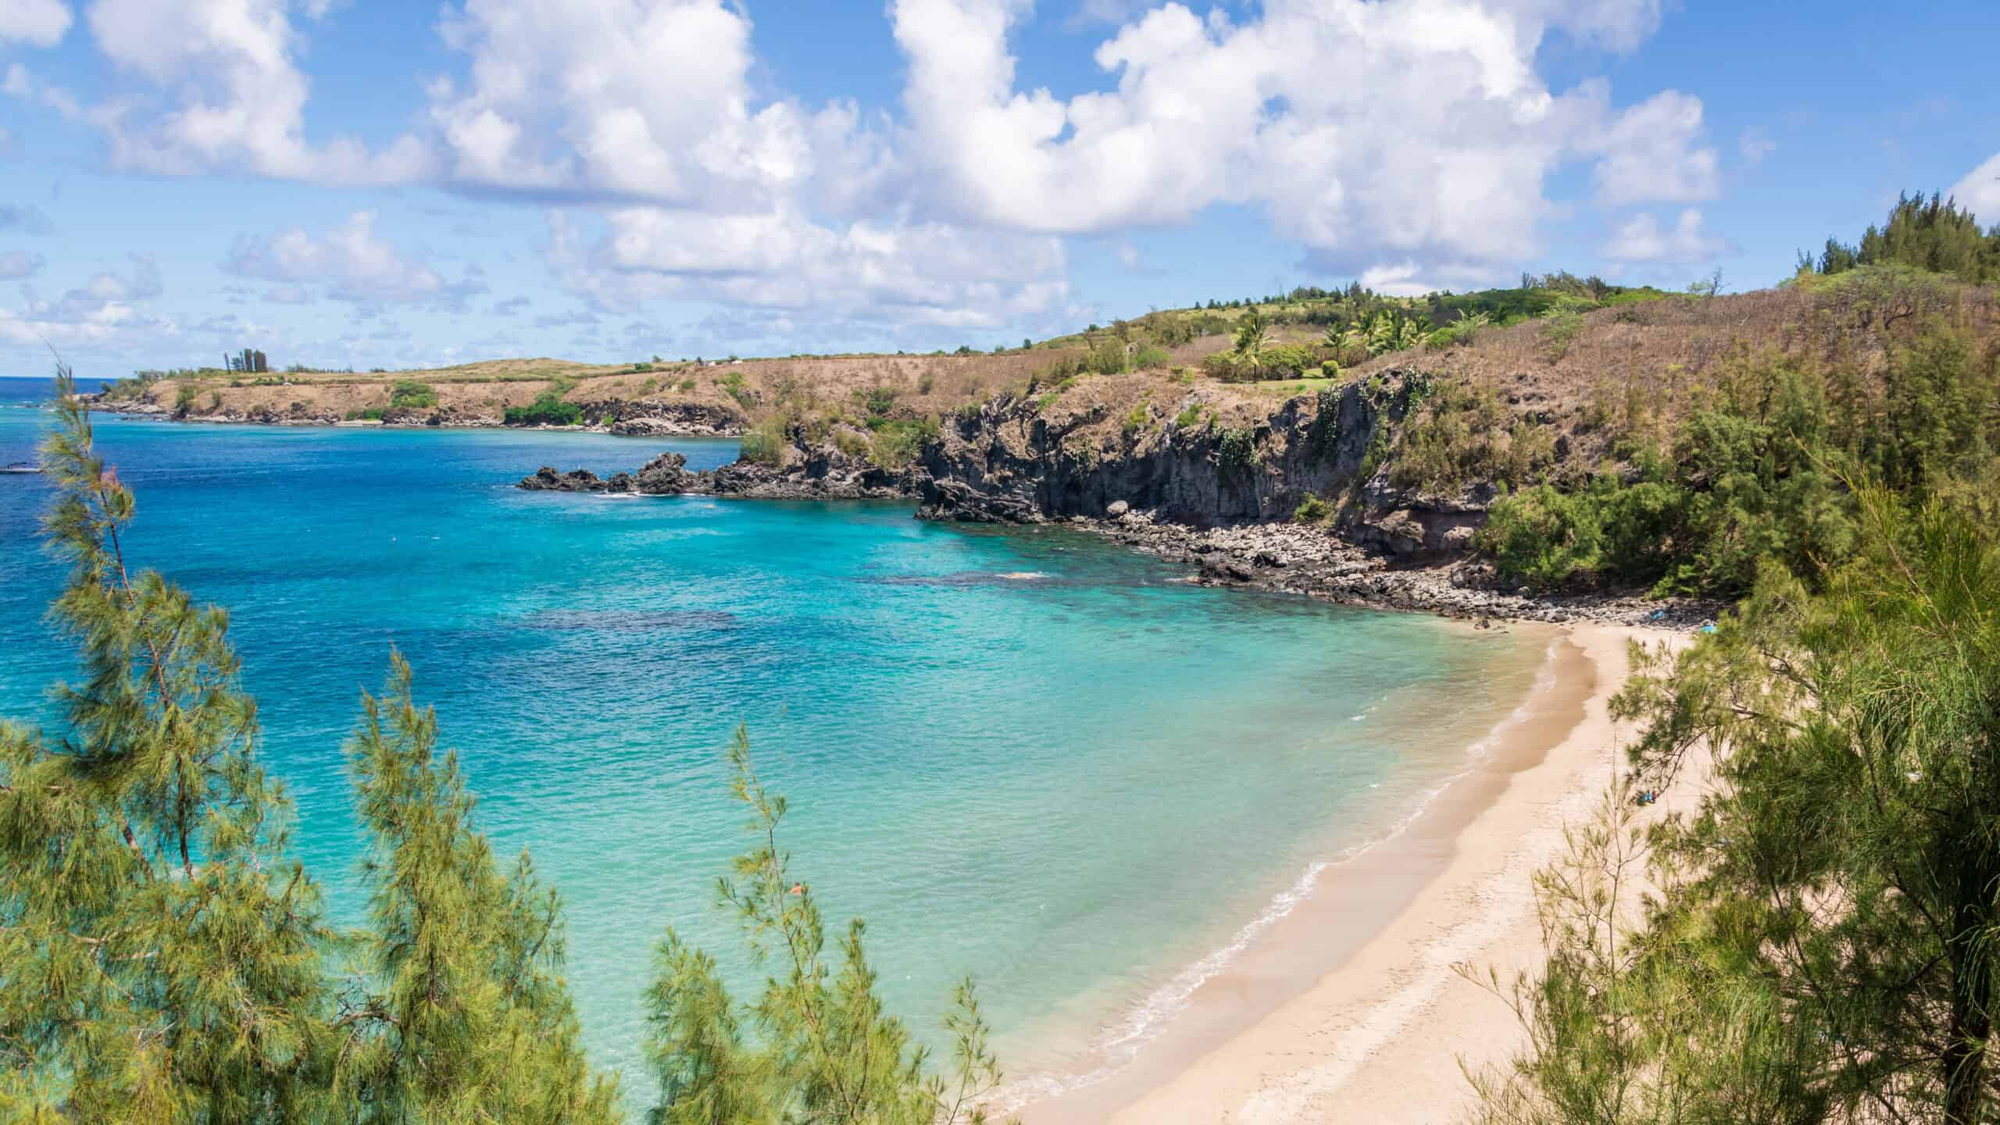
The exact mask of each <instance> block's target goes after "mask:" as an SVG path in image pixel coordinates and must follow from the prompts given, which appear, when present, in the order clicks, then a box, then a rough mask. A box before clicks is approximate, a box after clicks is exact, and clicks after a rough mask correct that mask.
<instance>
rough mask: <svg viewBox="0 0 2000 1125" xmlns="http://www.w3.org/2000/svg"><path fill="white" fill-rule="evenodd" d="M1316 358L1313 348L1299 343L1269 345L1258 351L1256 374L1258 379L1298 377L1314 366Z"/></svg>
mask: <svg viewBox="0 0 2000 1125" xmlns="http://www.w3.org/2000/svg"><path fill="white" fill-rule="evenodd" d="M1313 364H1314V358H1313V353H1312V349H1311V348H1307V347H1304V346H1302V345H1299V344H1280V345H1278V346H1276V347H1267V348H1265V349H1264V350H1263V351H1261V352H1259V353H1258V356H1257V363H1256V375H1255V376H1254V377H1255V378H1258V379H1296V378H1298V377H1299V376H1301V375H1303V374H1305V372H1306V370H1307V369H1308V368H1310V367H1312V366H1313Z"/></svg>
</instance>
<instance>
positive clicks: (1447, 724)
mask: <svg viewBox="0 0 2000 1125" xmlns="http://www.w3.org/2000/svg"><path fill="white" fill-rule="evenodd" d="M45 386H46V384H42V383H39V382H30V381H22V380H0V463H6V462H10V461H14V460H20V459H29V458H32V456H33V453H32V449H33V445H34V442H35V440H36V437H37V435H38V433H39V431H40V429H41V428H42V427H43V426H45V425H46V423H47V421H48V415H47V414H46V413H44V412H41V411H38V410H33V409H26V408H22V407H20V406H18V405H14V404H16V403H19V402H21V401H24V400H28V401H32V400H33V399H35V398H38V397H40V396H41V388H42V387H45ZM98 421H99V424H98V433H99V446H100V448H101V449H102V451H103V452H104V453H105V454H106V455H107V457H108V458H109V459H110V460H111V461H112V462H114V463H115V464H116V465H117V466H118V469H119V472H120V474H121V476H122V477H123V478H124V479H125V480H126V481H128V482H129V483H130V484H131V485H132V487H133V488H134V490H135V491H136V493H137V496H138V502H139V515H138V519H137V522H136V524H135V525H134V527H133V528H132V531H131V533H130V534H129V536H128V538H127V540H126V546H127V550H128V552H129V553H130V554H131V555H133V556H136V559H137V561H138V562H140V563H142V564H145V565H151V566H156V567H158V568H160V569H162V570H165V571H167V572H168V573H169V574H170V575H171V576H172V577H173V578H174V579H176V580H177V581H179V582H181V583H182V584H183V585H185V586H186V587H188V588H189V589H190V590H191V591H193V592H194V594H195V595H196V597H198V598H200V599H203V600H211V601H215V602H219V603H221V604H223V605H226V606H228V607H229V608H230V609H231V611H232V614H233V617H232V621H233V630H232V632H233V636H234V639H235V641H236V644H237V646H238V648H239V650H240V652H241V654H242V657H243V663H244V669H245V678H246V681H247V684H248V687H249V688H250V689H251V690H252V691H253V692H255V693H256V694H257V695H258V697H259V699H260V701H261V715H262V720H263V724H264V736H265V739H264V753H265V755H266V758H267V761H268V763H269V765H270V767H271V768H272V770H273V772H275V773H276V774H278V775H279V776H281V777H283V778H285V779H287V780H288V782H289V783H290V784H291V787H292V793H293V795H294V797H295V798H296V800H297V802H298V807H299V824H298V831H297V833H296V838H297V848H298V851H299V853H300V855H301V858H302V859H304V861H305V862H306V863H307V864H308V866H309V867H310V868H311V870H312V871H313V872H314V873H315V874H316V875H317V876H318V877H319V878H320V879H321V880H322V881H323V882H324V883H325V884H326V885H327V887H328V889H329V893H330V896H331V898H332V901H333V902H334V904H335V906H336V908H337V909H339V910H342V911H346V912H349V913H350V914H352V913H353V912H355V911H357V910H358V907H359V902H360V900H359V898H358V896H357V893H356V886H355V863H356V859H357V857H358V855H359V840H358V838H357V835H356V832H355V828H354V824H353V820H352V817H351V816H350V814H349V810H348V793H347V789H346V780H345V774H344V761H343V755H342V750H341V745H342V741H343V739H344V738H345V737H346V736H347V734H348V732H349V731H350V730H351V729H352V728H353V725H354V723H355V720H356V715H357V706H356V701H357V696H358V693H359V692H360V691H361V689H363V688H364V687H367V688H375V687H378V686H379V685H380V684H381V682H382V679H383V676H384V674H385V671H386V667H387V661H388V655H389V650H390V646H391V645H396V646H399V647H400V648H401V649H402V651H403V652H404V653H405V654H406V655H407V656H408V657H409V658H410V660H411V662H412V664H413V665H414V666H415V668H416V673H417V687H418V691H419V693H420V695H421V696H422V697H423V698H424V699H425V700H427V701H430V702H433V703H435V704H436V705H437V708H438V712H439V715H440V719H441V721H442V725H443V730H444V734H445V738H446V740H447V741H448V743H449V744H450V745H452V746H455V747H457V748H459V750H460V751H461V753H462V758H463V762H464V766H465V769H466V771H467V773H468V775H469V777H470V780H471V783H472V785H473V786H474V787H475V788H476V789H477V791H478V792H479V793H480V794H481V797H482V805H481V815H482V817H483V822H484V825H485V827H486V828H487V829H488V830H490V832H491V833H492V834H493V835H494V836H495V837H496V839H497V841H498V843H499V844H500V845H501V849H502V851H503V852H504V851H510V850H512V849H516V848H519V847H523V846H525V847H528V848H530V849H532V850H533V852H534V854H535V857H536V860H537V863H538V865H539V867H540V869H541V871H542V872H543V874H544V875H545V876H546V877H548V878H549V879H551V880H552V881H553V882H555V883H556V884H557V885H558V886H559V887H561V888H562V890H563V892H564V894H565V896H566V901H567V903H568V908H569V909H568V913H569V921H570V939H571V940H570V950H571V971H570V978H571V981H572V984H573V986H574V988H575V990H576V992H577V995H578V999H579V1004H580V1007H581V1010H582V1015H583V1019H584V1024H585V1029H586V1034H587V1036H588V1038H589V1042H590V1045H591V1048H592V1050H593V1053H594V1057H595V1058H596V1060H597V1061H598V1062H600V1063H602V1064H605V1065H611V1066H619V1067H622V1068H624V1069H625V1071H626V1088H627V1090H628V1092H629V1093H630V1096H632V1097H633V1098H634V1099H635V1100H641V1099H643V1097H644V1091H645V1090H646V1089H647V1088H648V1085H649V1084H648V1083H646V1082H645V1081H644V1080H643V1078H641V1077H640V1076H639V1075H638V1074H637V1073H636V1066H635V1062H636V1059H637V1058H638V1050H639V1043H640V1040H641V1036H642V1034H643V1029H642V1027H641V1025H640V1023H639V1019H638V1011H639V1001H638V997H639V992H640V989H641V988H642V987H643V984H644V982H645V979H646V975H647V972H648V964H649V957H650V948H651V944H652V942H653V941H654V939H655V938H656V937H657V936H658V934H659V932H660V931H661V929H662V928H663V927H664V926H665V925H667V924H668V923H669V922H671V923H673V924H674V925H675V926H676V927H677V928H679V929H680V930H681V931H682V932H683V933H686V934H689V935H691V936H693V937H694V938H696V939H697V940H699V941H700V942H702V943H703V944H706V945H709V946H710V947H712V948H715V949H717V951H718V952H720V953H721V954H722V955H723V959H724V961H725V964H728V965H731V966H732V967H733V968H734V969H735V971H737V972H738V973H739V975H740V974H742V973H743V972H745V971H746V970H744V969H743V966H742V962H741V959H740V958H738V957H736V956H735V955H734V953H733V950H734V949H735V948H736V945H735V942H734V935H733V929H732V923H731V921H730V919H729V918H728V917H727V916H726V915H724V914H722V913H721V912H719V911H717V910H715V909H714V908H713V905H712V895H713V883H714V878H715V876H717V875H718V874H721V873H722V872H723V871H724V868H725V865H726V863H727V860H728V858H729V857H730V856H731V855H732V854H734V853H736V852H738V851H740V850H742V849H743V847H744V846H745V844H746V840H745V838H744V836H743V834H742V831H741V825H742V821H743V817H742V815H741V814H740V813H739V812H738V811H737V810H736V809H735V808H734V807H732V806H731V805H730V804H729V803H728V800H727V794H726V790H725V784H724V783H725V778H726V772H725V768H724V762H723V759H722V753H721V751H722V748H723V746H724V745H725V744H726V742H727V740H728V738H729V735H730V732H731V730H732V729H733V728H734V727H735V726H736V724H738V723H739V722H740V723H747V724H748V725H749V728H750V732H751V736H752V741H753V745H754V748H755V752H756V755H757V759H758V762H759V764H760V766H761V767H762V769H763V770H764V772H765V773H766V774H767V776H768V778H769V780H770V781H771V782H772V783H773V785H774V787H775V788H777V789H779V790H781V791H783V792H785V793H787V794H788V795H789V796H790V797H791V799H792V802H793V808H794V816H793V820H792V821H791V823H790V828H791V838H790V841H789V843H790V846H791V848H792V850H793V851H794V853H795V855H796V860H795V862H796V870H797V871H798V872H799V873H800V874H801V875H803V876H804V877H806V878H808V879H809V880H811V881H812V882H813V883H814V884H815V887H816V890H817V891H818V893H819V894H820V895H821V896H822V900H823V904H824V905H825V906H826V908H827V912H828V916H829V918H830V919H841V918H844V917H846V916H847V915H849V914H855V913H858V914H861V915H864V916H866V917H867V918H868V919H869V922H870V928H869V936H870V945H871V955H872V958H873V960H874V961H875V963H876V966H877V967H878V969H880V971H881V973H882V977H883V980H884V985H885V989H886V991H887V992H888V995H889V998H890V999H891V1001H892V1002H893V1003H894V1004H895V1005H896V1006H898V1007H899V1008H900V1009H901V1010H902V1011H904V1012H905V1013H906V1014H908V1015H910V1016H911V1017H912V1019H913V1022H915V1023H917V1024H918V1025H919V1027H920V1028H926V1027H928V1026H929V1024H930V1023H931V1021H933V1020H934V1019H935V1018H936V1016H937V1014H938V1013H939V1012H940V1011H941V1010H942V1007H943V1004H944V1001H945V999H946V997H947V995H948V992H949V988H950V984H951V982H952V981H953V980H954V979H955V978H957V977H958V976H959V975H960V974H962V973H965V972H968V971H971V972H974V973H976V974H977V975H978V977H979V979H980V981H981V986H982V991H983V993H984V995H985V998H986V1001H987V1004H988V1007H989V1014H990V1015H991V1016H992V1017H993V1018H994V1019H995V1021H996V1022H997V1023H998V1024H999V1026H1000V1028H1001V1030H1002V1032H1003V1035H1005V1036H1006V1040H1005V1041H1006V1043H1007V1044H1008V1046H1009V1048H1010V1054H1011V1055H1012V1056H1013V1057H1015V1058H1016V1059H1017V1060H1020V1059H1026V1060H1029V1061H1028V1062H1027V1063H1026V1064H1025V1065H1027V1066H1029V1067H1032V1066H1033V1065H1035V1060H1037V1059H1042V1058H1052V1057H1057V1056H1064V1057H1073V1055H1074V1051H1075V1049H1076V1048H1077V1047H1078V1045H1080V1044H1082V1043H1084V1042H1086V1041H1087V1040H1088V1039H1089V1038H1090V1035H1091V1033H1092V1029H1093V1028H1096V1027H1099V1026H1101V1025H1102V1024H1104V1023H1105V1021H1107V1020H1111V1019H1115V1018H1122V1017H1123V1016H1125V1015H1127V1014H1129V1013H1130V1012H1131V1011H1132V1010H1133V1009H1134V1008H1135V1007H1139V1006H1142V1005H1144V1004H1146V1003H1148V1002H1149V997H1153V996H1154V994H1155V990H1157V989H1159V988H1160V987H1161V986H1162V985H1163V984H1165V983H1167V982H1169V981H1170V980H1172V978H1173V977H1174V976H1175V974H1176V972H1177V971H1178V970H1179V969H1180V968H1181V967H1182V966H1185V965H1187V964H1189V963H1190V962H1192V961H1193V960H1195V959H1196V958H1198V957H1200V956H1202V955H1203V954H1205V953H1208V952H1210V951H1212V950H1214V949H1215V948H1217V946H1218V944H1219V943H1221V942H1224V941H1226V940H1227V939H1228V938H1229V936H1230V935H1231V934H1232V933H1233V932H1234V931H1235V930H1236V928H1237V927H1238V926H1240V925H1241V924H1242V922H1243V921H1244V920H1245V919H1246V918H1248V917H1250V916H1252V915H1255V914H1256V913H1257V912H1258V911H1259V910H1261V909H1263V908H1264V906H1265V904H1266V903H1268V902H1269V901H1270V899H1271V897H1272V895H1273V894H1274V893H1276V892H1278V891H1279V890H1281V889H1283V888H1284V887H1286V886H1288V885H1290V884H1291V883H1292V881H1293V880H1294V879H1296V877H1297V876H1298V873H1299V871H1300V869H1301V868H1302V867H1303V866H1304V865H1305V864H1306V863H1308V862H1310V861H1312V860H1313V859H1315V858H1318V857H1324V856H1327V855H1330V854H1333V853H1335V852H1337V851H1338V850H1339V849H1340V848H1342V847H1344V846H1347V845H1350V844H1352V843H1354V842H1355V841H1357V840H1359V839H1362V838H1364V837H1366V836H1368V835H1370V834H1372V833H1374V832H1377V831H1379V830H1380V829H1381V827H1382V826H1383V825H1384V824H1386V823H1388V822H1390V821H1393V820H1395V819H1397V818H1398V817H1400V816H1401V815H1402V814H1403V813H1404V812H1405V811H1407V809H1408V808H1410V807H1412V805H1413V803H1414V802H1415V801H1416V800H1417V795H1418V794H1419V793H1421V792H1422V791H1423V790H1425V789H1426V788H1427V787H1429V786H1430V785H1432V784H1434V782H1435V780H1436V779H1437V778H1439V777H1440V776H1442V775H1443V774H1444V773H1445V772H1447V771H1449V770H1451V769H1453V768H1455V767H1456V765H1457V764H1458V763H1459V762H1460V761H1461V760H1462V756H1463V754H1464V752H1465V748H1466V746H1467V745H1469V744H1470V743H1471V742H1472V741H1474V740H1475V739H1476V738H1478V737H1479V736H1480V735H1481V734H1482V733H1484V731H1485V730H1486V729H1488V728H1489V727H1491V726H1492V724H1493V722H1494V721H1495V720H1496V719H1497V718H1498V717H1499V715H1500V714H1501V713H1503V712H1504V711H1506V710H1507V709H1508V708H1510V707H1511V706H1512V705H1513V703H1514V702H1515V701H1516V700H1517V699H1518V698H1520V697H1521V696H1522V695H1524V694H1525V693H1526V690H1527V686H1528V684H1529V682H1530V681H1531V680H1532V678H1533V675H1534V668H1535V664H1536V657H1537V656H1538V655H1539V649H1538V648H1534V649H1533V650H1532V651H1531V646H1530V645H1529V644H1528V643H1527V642H1525V641H1524V640H1523V639H1522V638H1521V637H1520V636H1517V635H1499V634H1493V635H1483V636H1469V635H1467V634H1466V633H1464V632H1463V631H1458V630H1451V629H1448V628H1446V627H1445V626H1443V625H1442V624H1441V623H1438V622H1435V621H1431V620H1428V619H1425V618H1421V617H1411V616H1397V615H1384V614H1374V613H1365V612H1359V611H1353V610H1345V609H1340V608H1336V607H1329V606H1325V605H1320V604H1317V603H1310V602H1306V601H1302V600H1297V599H1287V598H1276V597H1265V596H1259V595H1251V594H1245V593H1242V592H1234V591H1219V590H1209V589H1202V588H1198V587H1194V586H1190V585H1187V584H1186V583H1184V582H1182V581H1180V579H1182V578H1184V577H1185V574H1184V572H1183V571H1182V570H1181V569H1179V568H1177V567H1173V566H1169V565H1166V564H1163V563H1160V562H1158V561H1157V560H1152V559H1148V558H1145V557H1142V556H1138V555H1134V554H1131V553H1128V552H1126V551H1123V550H1120V549H1116V548H1113V547H1110V546H1108V545H1105V544H1102V543H1100V542H1098V541H1095V540H1093V539H1090V538H1087V537H1084V536H1081V535H1078V534H1074V533H1069V532H1063V531H1057V530H1038V529H1031V530H1016V531H997V530H968V529H963V528H958V527H953V526H945V525H938V524H929V523H922V522H919V521H917V520H914V519H912V518H911V515H912V511H911V508H910V506H908V505H904V504H832V505H828V504H805V503H763V502H748V501H734V502H732V501H715V500H708V499H700V498H654V499H636V500H611V499H604V498H598V497H578V496H559V495H547V494H537V493H525V492H520V491H518V490H516V489H514V488H512V487H511V484H512V482H513V481H514V480H516V479H518V478H519V477H520V476H522V475H523V474H524V473H527V472H530V471H532V470H533V469H535V468H536V467H537V466H539V465H542V464H554V465H557V466H559V467H561V468H564V469H567V468H571V467H574V466H578V465H582V466H585V467H589V468H591V469H594V470H597V471H598V472H600V473H608V472H610V471H613V470H616V469H620V468H632V467H635V466H637V465H639V464H641V463H643V462H644V461H645V460H646V459H648V458H649V457H651V456H652V455H654V454H655V453H657V452H659V451H660V450H661V449H663V448H673V449H678V450H680V451H681V452H683V453H685V454H687V456H688V459H689V462H690V467H693V468H703V467H709V466H713V465H717V464H721V463H724V462H726V461H728V460H730V459H731V458H733V456H734V445H733V443H731V442H726V441H680V442H666V441H661V440H658V439H646V440H640V439H620V438H612V437H607V436H597V435H587V434H568V433H523V432H507V431H487V430H480V431H453V432H442V433H440V432H431V431H404V430H379V429H374V430H359V429H344V428H343V429H304V428H301V429H292V428H253V427H219V426H199V425H174V424H169V423H160V422H148V421H125V420H119V419H116V418H112V417H100V418H99V420H98ZM47 497H48V490H47V486H46V485H45V483H44V482H43V481H42V480H41V479H40V478H38V477H33V476H11V477H0V654H4V660H0V714H6V715H11V716H17V717H24V718H35V717H39V716H41V715H43V714H44V708H45V706H46V705H45V702H44V698H43V695H42V691H43V688H44V687H45V686H46V685H47V684H48V683H49V682H50V681H52V680H54V679H56V678H58V677H60V676H62V675H64V674H65V673H67V672H68V671H69V670H70V668H71V666H72V665H71V656H70V654H69V652H68V650H67V649H66V648H65V647H64V646H63V645H62V644H61V643H59V641H58V639H57V638H55V637H53V636H52V635H51V634H50V631H49V629H48V627H47V625H46V624H45V623H44V621H43V619H42V616H41V615H42V611H43V607H44V606H45V605H46V604H47V601H48V598H49V596H50V595H51V594H52V593H53V592H54V590H55V589H56V587H57V585H58V583H59V581H60V578H61V575H60V572H59V567H58V565H57V564H56V563H55V561H54V560H52V559H51V558H49V557H48V556H47V555H46V554H44V553H43V552H42V551H41V550H39V549H38V547H37V546H36V544H35V519H36V516H37V514H38V513H39V512H40V511H41V509H42V507H43V506H44V504H45V503H46V500H47ZM1022 1065H1023V1064H1021V1063H1019V1062H1017V1065H1016V1067H1015V1069H1016V1071H1017V1072H1018V1071H1019V1070H1020V1069H1021V1067H1022Z"/></svg>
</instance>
